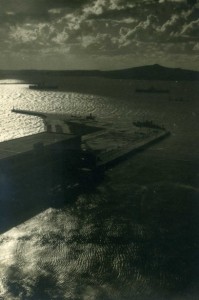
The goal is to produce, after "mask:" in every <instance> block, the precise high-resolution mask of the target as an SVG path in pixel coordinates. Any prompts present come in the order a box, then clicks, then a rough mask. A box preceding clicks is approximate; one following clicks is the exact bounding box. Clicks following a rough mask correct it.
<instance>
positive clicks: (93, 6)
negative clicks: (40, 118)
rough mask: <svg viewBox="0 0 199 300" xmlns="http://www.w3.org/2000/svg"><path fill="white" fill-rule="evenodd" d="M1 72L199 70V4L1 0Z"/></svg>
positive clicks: (152, 0) (150, 0)
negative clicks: (143, 68)
mask: <svg viewBox="0 0 199 300" xmlns="http://www.w3.org/2000/svg"><path fill="white" fill-rule="evenodd" d="M0 50H1V52H0V53H1V55H0V69H102V70H103V69H119V68H126V67H133V66H139V65H146V64H154V63H159V64H162V65H164V66H171V67H181V68H187V69H195V70H199V1H198V0H195V1H194V0H189V1H186V0H0Z"/></svg>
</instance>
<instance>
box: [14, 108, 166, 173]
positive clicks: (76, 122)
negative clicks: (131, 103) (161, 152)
mask: <svg viewBox="0 0 199 300" xmlns="http://www.w3.org/2000/svg"><path fill="white" fill-rule="evenodd" d="M12 111H13V112H14V113H20V114H26V115H31V116H37V117H40V118H42V119H43V121H44V124H45V130H46V132H47V133H48V134H52V133H53V134H55V135H56V134H57V135H58V134H62V135H63V136H70V135H71V134H73V135H76V136H79V138H80V144H81V150H82V160H83V162H82V163H83V166H84V167H88V168H90V169H92V170H95V169H97V168H106V167H108V166H110V165H112V164H114V163H116V162H118V161H120V160H122V159H124V158H125V157H127V156H128V155H129V154H132V153H136V152H138V151H140V150H143V149H145V148H147V147H148V146H149V145H151V144H152V143H155V142H157V141H159V140H161V139H163V138H165V137H167V136H169V134H170V133H169V132H168V131H166V130H165V129H164V128H162V127H158V126H156V127H154V128H151V127H148V128H147V127H145V126H143V127H141V128H138V127H136V126H135V125H134V123H133V124H131V125H129V124H128V125H127V126H125V127H122V126H120V125H119V126H117V128H115V127H114V125H113V124H112V125H111V124H108V123H104V122H103V121H100V122H99V121H96V120H95V117H94V116H92V115H91V114H89V115H88V116H74V115H69V114H68V115H61V116H60V115H58V116H57V115H55V114H49V113H43V112H34V111H27V110H19V109H18V110H17V109H13V110H12ZM80 168H81V165H80Z"/></svg>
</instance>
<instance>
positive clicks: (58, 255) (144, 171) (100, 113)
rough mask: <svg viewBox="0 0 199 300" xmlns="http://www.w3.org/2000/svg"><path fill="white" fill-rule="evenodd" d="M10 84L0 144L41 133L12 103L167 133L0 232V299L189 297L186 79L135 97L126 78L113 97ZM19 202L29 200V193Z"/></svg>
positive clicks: (191, 243) (192, 169) (191, 225)
mask: <svg viewBox="0 0 199 300" xmlns="http://www.w3.org/2000/svg"><path fill="white" fill-rule="evenodd" d="M116 81H117V80H116ZM8 83H9V84H8ZM16 83H18V84H16ZM19 83H20V82H18V81H15V80H1V81H0V103H1V108H0V127H1V133H0V141H5V140H9V139H13V138H16V137H21V136H24V135H30V134H33V133H38V132H42V131H43V130H44V125H43V122H42V120H41V119H40V118H37V117H32V116H25V115H20V114H14V113H12V112H11V110H12V108H13V107H14V108H16V109H24V110H32V111H41V112H47V113H54V114H61V115H62V116H63V115H64V114H72V115H85V116H86V115H88V114H90V113H92V114H93V115H94V116H96V118H97V119H99V120H103V122H107V124H115V128H116V129H119V128H120V126H122V124H124V123H125V125H128V124H129V125H130V124H132V122H135V121H139V120H141V121H142V120H153V122H154V123H157V124H160V125H161V126H162V125H163V126H165V127H166V128H167V129H168V130H170V131H171V136H170V137H169V138H167V139H165V140H164V141H161V142H160V143H157V144H155V145H153V146H151V147H150V148H149V149H147V150H146V151H143V152H141V153H139V154H136V155H134V156H132V157H129V158H128V160H126V161H124V162H122V163H120V164H118V165H117V166H115V167H114V168H111V169H110V170H108V171H107V172H106V173H105V174H104V178H103V179H102V180H101V181H100V182H98V183H97V184H95V185H93V186H90V187H89V188H86V187H85V189H84V188H83V189H81V190H80V191H78V192H75V193H74V194H73V195H71V194H67V193H65V194H64V195H62V198H63V197H64V202H63V203H61V204H60V203H59V205H57V206H56V205H54V206H52V205H50V206H49V207H47V208H46V209H45V210H41V211H40V212H39V213H38V214H36V215H35V216H34V217H32V218H31V219H28V220H26V221H25V222H23V223H22V224H20V225H18V226H17V227H15V226H14V227H11V228H10V230H9V231H7V232H5V233H3V234H1V235H0V297H2V299H11V300H12V299H16V300H21V299H35V300H40V299H41V300H43V299H67V300H77V299H80V300H81V299H85V300H87V299H89V300H90V299H92V300H131V299H136V300H143V299H146V300H148V299H150V300H154V299H156V300H160V299H165V300H167V299H173V300H174V299H175V300H177V299H178V300H179V299H180V300H181V299H182V300H188V299H189V300H192V299H198V295H199V290H198V286H199V285H198V284H199V254H198V253H199V230H198V228H199V227H198V225H199V224H198V219H199V218H198V216H199V205H198V199H199V198H198V180H199V177H198V167H199V143H198V141H199V133H198V128H199V118H198V113H199V105H198V100H199V99H198V98H197V97H198V96H197V95H198V94H197V93H195V92H194V93H193V85H194V83H192V82H189V83H183V82H181V83H176V85H177V87H176V86H175V85H174V83H169V82H168V83H165V88H166V89H167V88H169V89H171V93H173V94H171V93H170V94H168V95H167V94H166V95H164V94H163V95H153V94H149V95H147V94H141V95H137V94H136V93H135V87H136V82H131V81H126V82H125V83H123V82H120V83H119V84H120V85H121V90H122V89H124V87H126V86H127V85H129V86H130V84H131V85H132V88H129V90H130V91H132V92H131V93H129V90H128V92H127V91H126V89H124V90H123V93H120V95H118V97H116V96H115V95H114V93H113V95H111V93H110V92H107V95H108V96H106V95H102V94H100V93H96V94H95V93H93V92H92V93H83V92H80V91H79V90H78V87H77V90H76V91H75V90H73V91H67V90H56V91H48V90H43V91H37V90H31V89H29V88H28V85H27V84H24V83H23V82H22V83H21V84H19ZM145 84H146V83H145V82H143V85H145ZM166 85H168V86H166ZM176 95H177V96H178V98H179V99H181V98H183V101H177V100H176V99H177V98H176ZM0 176H3V174H0ZM0 195H1V193H0ZM25 197H26V198H27V199H26V200H27V201H29V197H30V195H28V194H27V195H25ZM58 197H59V196H58ZM55 200H56V199H55ZM7 222H9V220H7Z"/></svg>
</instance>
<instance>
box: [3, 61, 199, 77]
mask: <svg viewBox="0 0 199 300" xmlns="http://www.w3.org/2000/svg"><path fill="white" fill-rule="evenodd" d="M37 74H41V75H42V76H44V75H45V76H48V75H52V76H71V77H75V76H78V77H81V76H82V77H105V78H112V79H136V80H165V81H169V80H171V81H198V80H199V71H192V70H184V69H180V68H168V67H163V66H160V65H158V64H155V65H149V66H141V67H134V68H128V69H121V70H111V71H100V70H0V79H4V78H13V76H17V77H19V78H20V77H23V78H24V76H27V77H31V76H35V75H37Z"/></svg>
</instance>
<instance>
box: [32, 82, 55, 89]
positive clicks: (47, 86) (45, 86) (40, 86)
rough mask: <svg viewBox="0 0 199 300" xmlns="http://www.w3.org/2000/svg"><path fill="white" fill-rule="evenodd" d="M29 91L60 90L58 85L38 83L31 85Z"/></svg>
mask: <svg viewBox="0 0 199 300" xmlns="http://www.w3.org/2000/svg"><path fill="white" fill-rule="evenodd" d="M29 89H31V90H56V89H58V86H57V85H51V84H44V83H37V84H31V85H29Z"/></svg>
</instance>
